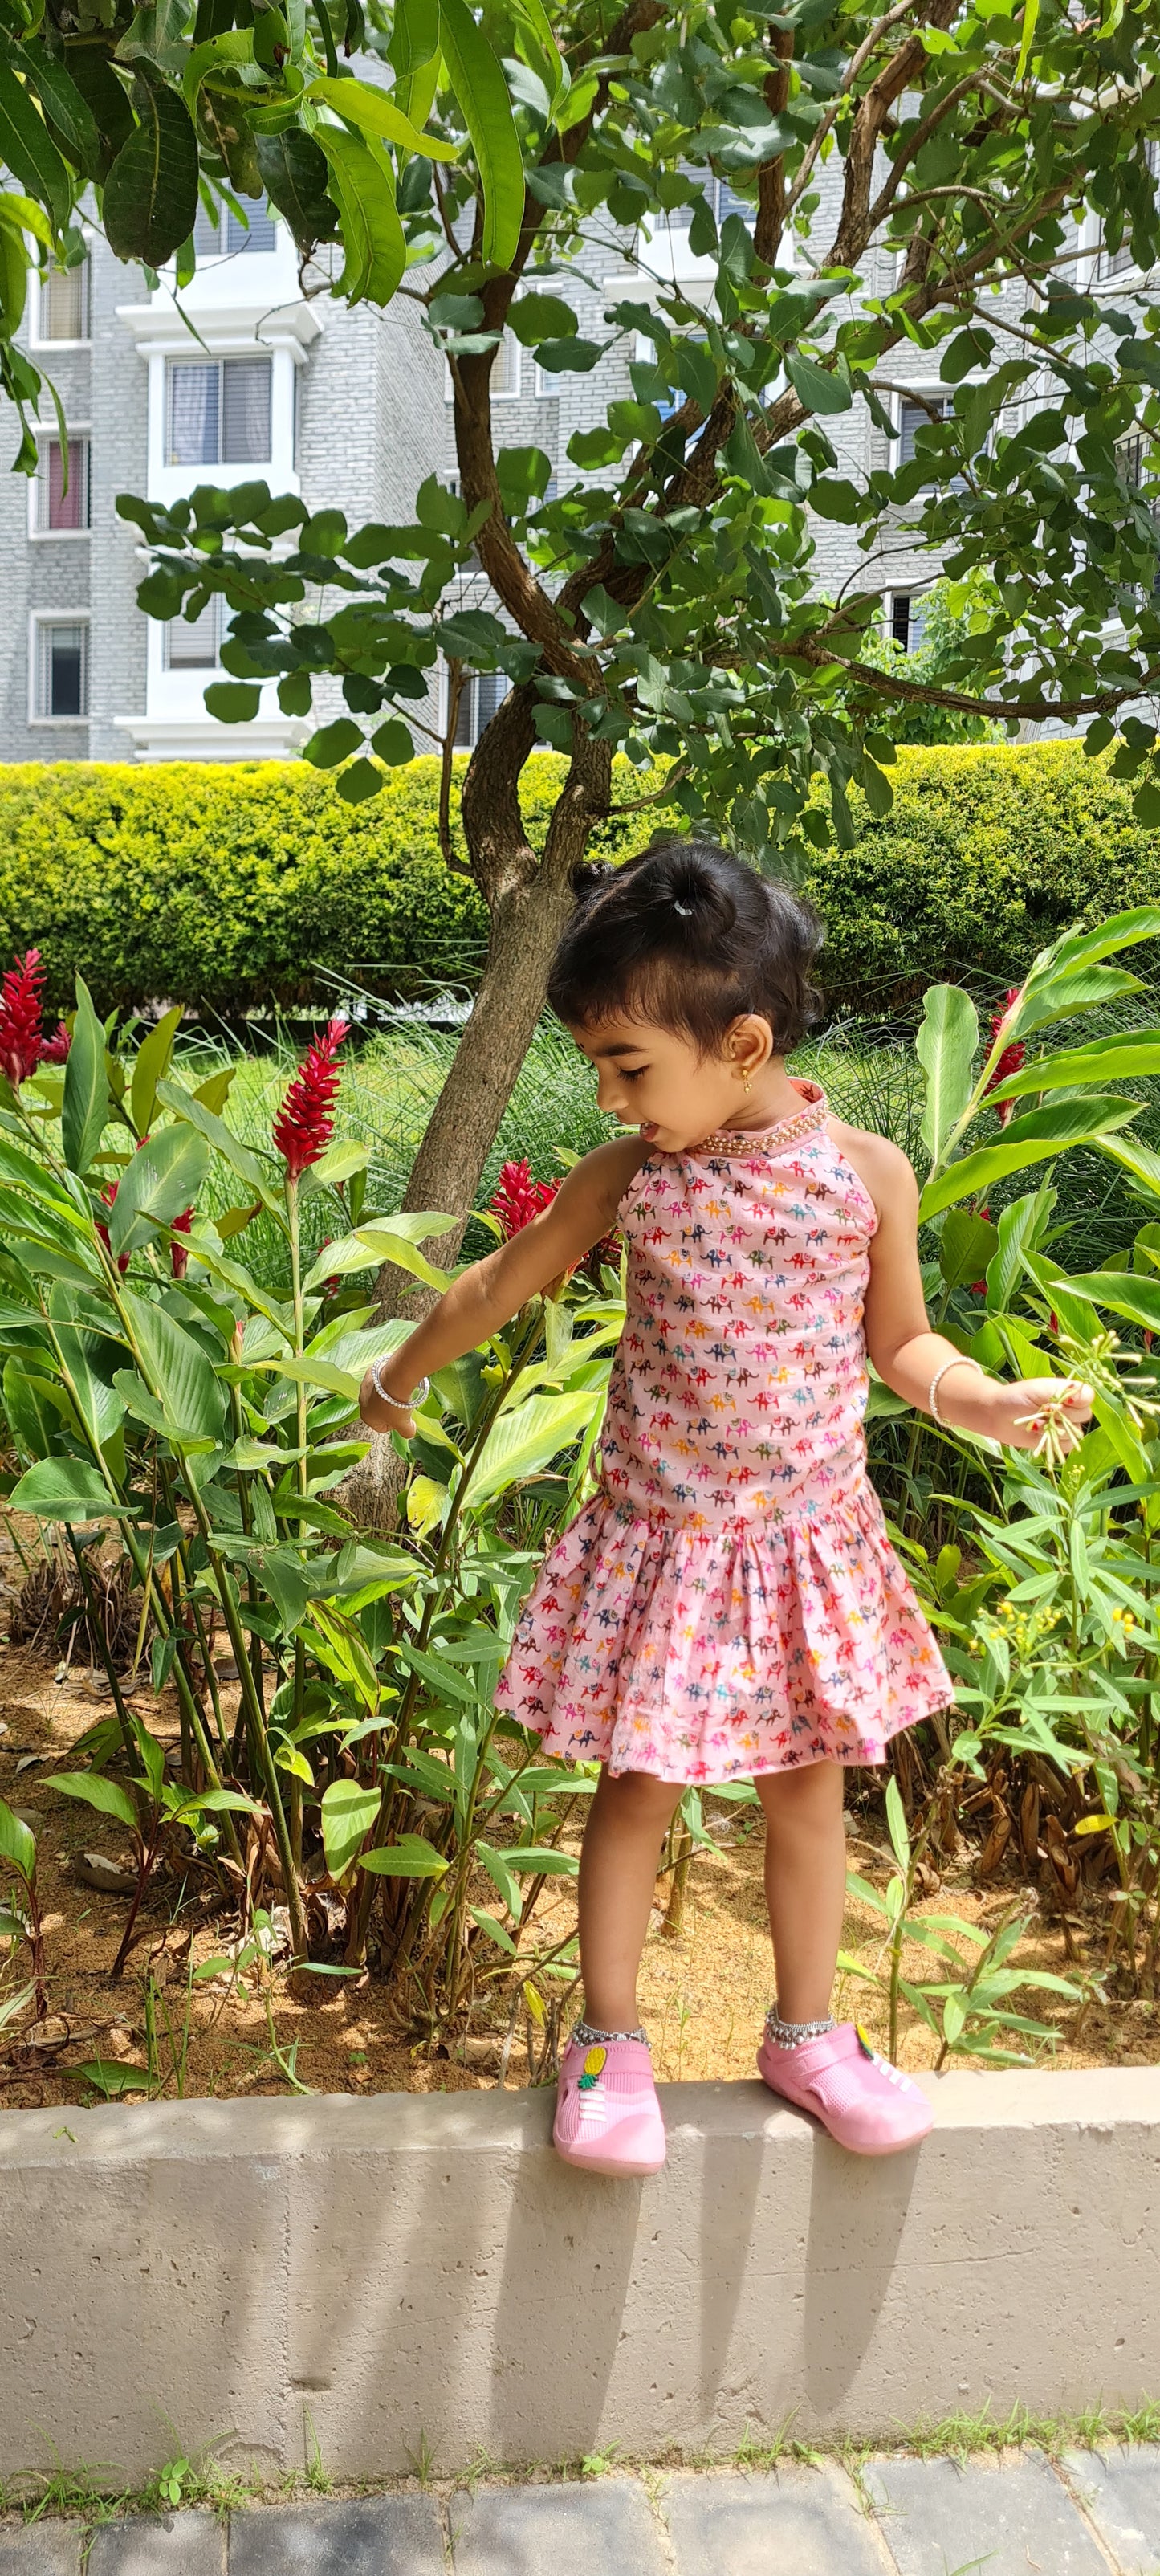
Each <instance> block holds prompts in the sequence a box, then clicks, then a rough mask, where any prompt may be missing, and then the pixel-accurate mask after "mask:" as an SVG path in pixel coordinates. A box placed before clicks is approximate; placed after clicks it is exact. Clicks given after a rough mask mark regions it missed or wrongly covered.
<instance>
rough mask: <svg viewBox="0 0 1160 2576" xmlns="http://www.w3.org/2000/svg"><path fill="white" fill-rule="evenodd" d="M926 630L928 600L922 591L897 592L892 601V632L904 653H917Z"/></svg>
mask: <svg viewBox="0 0 1160 2576" xmlns="http://www.w3.org/2000/svg"><path fill="white" fill-rule="evenodd" d="M925 630H926V600H925V598H924V597H923V595H922V593H921V592H920V591H913V590H896V591H895V592H894V593H893V594H892V597H891V601H890V632H891V634H892V636H893V637H894V641H895V643H896V644H900V645H901V646H902V650H903V652H904V653H917V651H918V648H919V645H920V644H921V642H922V639H923V635H924V633H925Z"/></svg>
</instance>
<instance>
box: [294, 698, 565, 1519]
mask: <svg viewBox="0 0 1160 2576" xmlns="http://www.w3.org/2000/svg"><path fill="white" fill-rule="evenodd" d="M523 696H524V693H523V692H522V691H521V690H512V692H511V693H510V695H509V696H508V697H507V698H506V699H505V700H504V703H503V705H502V707H500V708H499V709H498V711H497V713H496V715H495V716H494V718H493V720H492V722H491V724H490V725H489V726H488V728H487V731H486V733H485V734H484V735H483V736H482V737H481V740H480V742H479V744H478V745H477V748H476V750H475V752H474V753H473V755H472V759H471V763H470V766H469V769H468V773H467V777H466V778H465V780H464V783H463V822H464V829H465V832H466V834H467V841H468V848H469V850H470V852H471V858H472V864H473V867H474V870H475V874H476V876H477V878H478V880H479V883H480V885H481V887H482V889H483V892H484V895H485V896H486V898H487V901H488V903H489V905H490V907H491V938H490V942H489V945H488V953H487V964H486V966H485V968H484V972H483V976H482V980H481V982H480V985H479V990H478V992H477V993H476V996H475V1001H474V1003H473V1005H472V1010H471V1016H470V1018H469V1019H468V1021H467V1023H466V1026H465V1028H464V1031H463V1035H462V1037H461V1039H460V1041H459V1045H458V1047H457V1048H456V1051H455V1056H454V1058H453V1061H452V1064H451V1069H450V1071H449V1073H448V1076H447V1080H446V1082H445V1083H444V1085H443V1089H442V1091H441V1092H440V1094H439V1098H438V1100H437V1101H436V1103H435V1107H434V1109H433V1110H432V1112H431V1116H430V1119H429V1121H428V1124H427V1129H426V1133H425V1134H424V1137H423V1142H422V1144H421V1145H420V1147H419V1151H418V1154H417V1155H416V1157H415V1162H414V1165H413V1167H412V1171H411V1177H410V1179H409V1181H408V1183H407V1187H406V1190H405V1192H404V1195H403V1206H404V1207H405V1208H430V1209H432V1210H435V1209H436V1208H438V1209H440V1210H441V1211H442V1213H443V1214H445V1215H447V1216H455V1217H457V1218H458V1219H459V1223H458V1225H457V1226H456V1228H455V1230H454V1232H453V1233H450V1234H441V1235H437V1236H433V1237H432V1238H431V1240H430V1241H429V1242H428V1243H427V1245H426V1246H425V1249H426V1251H427V1254H428V1257H429V1259H430V1260H432V1261H434V1262H436V1263H438V1264H439V1265H440V1267H443V1268H446V1266H447V1265H448V1263H450V1262H451V1261H453V1260H454V1258H455V1254H456V1252H457V1251H458V1248H459V1245H460V1243H461V1241H462V1238H463V1229H464V1227H465V1225H466V1223H467V1219H468V1217H469V1216H470V1214H471V1210H472V1207H473V1205H474V1201H475V1193H476V1190H477V1189H478V1186H479V1176H480V1173H481V1172H482V1170H483V1167H484V1164H485V1162H486V1161H487V1157H488V1155H489V1153H490V1151H491V1148H492V1146H493V1144H494V1143H495V1139H496V1134H497V1132H498V1129H499V1125H500V1121H501V1119H502V1117H503V1113H504V1110H505V1109H506V1107H507V1104H508V1101H509V1099H510V1098H511V1094H512V1089H513V1086H514V1084H515V1081H516V1078H517V1076H518V1074H519V1070H520V1066H521V1065H522V1063H523V1061H524V1057H525V1056H526V1054H527V1051H528V1048H529V1046H530V1045H531V1042H532V1039H533V1037H534V1035H535V1032H536V1027H537V1024H538V1022H539V1019H540V1015H541V1013H542V1011H543V1008H544V998H545V994H546V991H547V983H548V970H549V967H550V966H551V962H552V957H553V954H554V952H555V948H556V943H557V941H558V939H559V937H560V933H561V931H562V930H563V928H564V924H565V922H566V921H567V919H568V916H569V913H570V912H571V909H572V896H571V893H570V891H569V885H568V879H569V875H570V872H571V870H572V868H573V867H574V866H575V864H576V862H577V860H578V859H581V858H583V855H584V851H585V848H586V846H587V843H588V840H589V836H590V834H591V832H592V829H593V826H594V824H596V823H597V822H599V821H601V820H602V819H603V817H604V816H605V815H606V814H607V812H608V808H609V803H610V800H611V776H612V761H611V754H610V751H609V748H608V746H607V744H604V743H593V742H590V741H588V739H587V737H584V736H581V738H580V739H579V740H578V742H577V745H576V749H575V751H574V753H573V756H572V761H571V764H570V767H569V772H568V777H567V780H566V782H565V785H564V787H563V789H562V791H561V794H560V797H559V800H558V802H557V804H556V806H555V809H554V811H553V814H552V819H551V822H550V823H549V826H548V835H547V840H546V842H545V846H544V855H543V857H542V859H537V857H536V854H535V852H534V851H533V850H532V849H531V848H530V846H529V844H528V841H527V839H526V836H525V833H524V828H523V816H522V814H521V812H520V805H519V776H520V771H521V769H522V767H523V764H524V761H525V760H526V759H527V756H528V751H529V750H530V748H531V744H532V740H533V739H534V737H533V734H532V729H531V722H530V716H529V711H528V709H527V707H526V705H524V704H521V700H522V699H523ZM577 733H578V734H579V727H577ZM375 1296H376V1301H377V1304H378V1307H379V1312H380V1314H383V1315H410V1316H414V1317H415V1318H416V1319H418V1317H419V1316H421V1315H423V1314H425V1313H426V1311H427V1309H428V1308H429V1307H430V1306H431V1305H432V1303H433V1302H434V1301H433V1297H432V1293H431V1291H430V1289H427V1288H423V1287H422V1286H420V1285H419V1283H418V1282H417V1281H415V1280H413V1279H411V1278H410V1277H409V1276H408V1275H407V1273H406V1272H405V1271H401V1270H398V1269H396V1268H395V1266H394V1264H393V1263H388V1264H387V1265H386V1266H385V1268H384V1269H382V1270H381V1271H380V1272H379V1276H378V1279H377V1281H376V1284H375ZM405 1474H406V1469H405V1466H404V1464H403V1462H402V1460H401V1459H400V1458H399V1457H398V1456H397V1454H396V1452H395V1450H394V1449H393V1448H392V1446H391V1443H390V1440H389V1439H387V1438H384V1437H382V1436H380V1435H375V1436H374V1437H373V1438H372V1441H371V1447H370V1453H369V1455H368V1456H367V1457H366V1458H365V1459H364V1460H363V1462H362V1465H361V1466H360V1467H358V1468H356V1469H355V1470H354V1472H353V1474H352V1475H351V1476H349V1477H348V1478H347V1479H346V1481H345V1484H344V1487H343V1499H344V1501H345V1502H346V1504H347V1507H348V1509H349V1510H350V1511H352V1512H353V1514H354V1515H355V1517H356V1518H357V1519H358V1520H359V1521H361V1522H362V1523H363V1524H364V1526H366V1527H369V1528H372V1529H386V1528H392V1527H393V1526H394V1522H395V1517H396V1511H397V1505H398V1497H399V1492H400V1488H401V1486H402V1483H403V1480H404V1477H405Z"/></svg>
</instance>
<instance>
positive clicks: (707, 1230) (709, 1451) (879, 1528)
mask: <svg viewBox="0 0 1160 2576" xmlns="http://www.w3.org/2000/svg"><path fill="white" fill-rule="evenodd" d="M795 1088H796V1089H797V1090H798V1091H799V1092H800V1093H801V1096H802V1107H801V1109H800V1110H799V1111H798V1112H796V1113H795V1114H794V1115H793V1116H792V1117H790V1118H788V1119H786V1120H785V1121H784V1122H783V1123H782V1124H781V1125H780V1126H778V1127H774V1128H770V1129H767V1130H765V1131H764V1132H762V1133H760V1134H757V1133H755V1134H752V1135H742V1134H732V1135H716V1136H710V1137H708V1138H707V1139H706V1141H705V1143H704V1144H701V1145H697V1146H695V1147H691V1148H690V1149H689V1150H688V1151H686V1152H684V1153H680V1154H664V1153H657V1154H653V1155H650V1156H649V1158H648V1160H647V1161H646V1162H645V1163H643V1164H642V1166H641V1168H640V1170H639V1171H638V1173H637V1174H636V1177H635V1179H634V1180H633V1181H632V1182H631V1183H630V1185H629V1188H628V1189H627V1190H626V1192H625V1195H624V1198H623V1199H622V1201H621V1205H620V1210H619V1218H618V1222H619V1225H620V1228H621V1231H622V1233H623V1235H624V1237H625V1240H626V1243H627V1247H628V1260H627V1282H628V1288H627V1313H626V1317H625V1325H624V1331H623V1334H622V1336H621V1340H620V1344H619V1348H618V1350H617V1354H616V1359H615V1361H614V1364H613V1370H612V1382H611V1386H610V1390H609V1398H608V1411H607V1415H606V1418H605V1425H604V1433H603V1439H602V1444H601V1446H602V1464H601V1483H600V1490H599V1492H598V1493H597V1495H596V1496H595V1498H594V1500H593V1501H592V1502H591V1503H589V1504H588V1506H587V1508H586V1509H585V1510H583V1511H582V1512H580V1513H579V1515H578V1516H577V1518H576V1519H575V1520H574V1521H573V1522H572V1524H571V1526H570V1528H569V1529H567V1530H566V1531H565V1533H564V1535H563V1537H562V1538H561V1539H560V1540H559V1541H558V1543H557V1545H556V1546H555V1547H554V1548H553V1549H552V1551H551V1554H550V1555H549V1556H548V1557H547V1558H546V1560H545V1562H544V1565H543V1567H542V1568H541V1571H540V1574H539V1576H538V1579H537V1581H536V1583H535V1584H534V1586H533V1589H532V1591H531V1593H530V1595H529V1597H528V1600H527V1602H526V1603H525V1606H524V1610H523V1614H522V1616H521V1618H520V1621H519V1625H518V1627H517V1630H516V1634H515V1639H514V1642H513V1646H512V1652H511V1656H510V1658H509V1661H508V1663H507V1666H506V1668H505V1670H504V1672H503V1674H502V1676H501V1679H500V1685H499V1693H498V1701H499V1706H500V1707H501V1708H502V1709H506V1710H510V1712H511V1714H512V1715H513V1716H514V1717H516V1718H517V1719H518V1720H519V1721H520V1723H521V1724H522V1725H524V1726H526V1727H528V1728H530V1729H531V1730H533V1731H534V1732H535V1733H538V1734H539V1735H540V1736H541V1738H542V1740H543V1745H544V1750H545V1751H546V1752H549V1753H554V1754H558V1755H559V1756H560V1757H561V1758H562V1759H563V1760H565V1761H570V1762H591V1761H604V1762H607V1764H608V1767H609V1770H610V1771H611V1772H613V1773H619V1772H622V1771H645V1772H650V1773H652V1774H653V1776H654V1777H655V1778H658V1779H662V1780H673V1781H703V1782H713V1781H724V1780H732V1779H735V1778H752V1777H753V1776H754V1774H756V1773H758V1772H766V1771H783V1770H788V1769H789V1768H790V1767H791V1766H793V1765H795V1764H800V1763H807V1762H819V1761H826V1760H828V1761H834V1762H859V1763H873V1762H880V1761H881V1760H882V1759H883V1756H884V1753H885V1749H886V1746H887V1743H888V1742H889V1740H890V1738H891V1736H893V1735H897V1734H899V1733H900V1732H901V1731H902V1729H903V1728H904V1727H908V1726H913V1725H914V1724H915V1723H916V1722H917V1720H918V1719H919V1718H922V1717H927V1716H929V1715H930V1713H931V1711H932V1710H934V1709H940V1708H945V1707H946V1706H947V1705H948V1703H949V1702H950V1701H951V1699H952V1698H953V1688H952V1684H951V1680H950V1677H949V1675H948V1673H947V1670H946V1667H945V1665H944V1663H943V1661H942V1657H941V1656H940V1654H939V1652H938V1648H937V1646H936V1645H935V1642H934V1638H933V1636H932V1634H931V1631H930V1629H929V1628H928V1626H927V1623H926V1621H925V1619H924V1618H923V1615H922V1612H921V1610H920V1609H919V1607H918V1604H917V1602H916V1600H915V1597H914V1594H913V1592H912V1591H911V1588H910V1585H909V1583H908V1582H907V1580H906V1577H905V1575H904V1573H903V1571H902V1568H901V1566H900V1564H899V1562H898V1559H897V1557H896V1556H895V1554H894V1550H893V1548H892V1547H891V1545H890V1542H889V1539H888V1538H887V1535H886V1527H885V1523H884V1520H883V1516H882V1507H881V1505H880V1503H879V1501H878V1497H877V1495H876V1493H875V1492H874V1488H873V1486H872V1485H871V1483H870V1480H869V1476H868V1474H867V1469H866V1443H865V1436H864V1433H863V1427H862V1423H863V1415H864V1413H865V1409H866V1397H867V1386H868V1381H867V1371H866V1345H865V1338H864V1335H863V1330H862V1311H863V1300H864V1297H865V1293H866V1282H867V1279H868V1276H869V1246H870V1239H871V1236H872V1235H873V1233H874V1230H875V1227H876V1225H877V1221H878V1220H877V1212H876V1210H875V1207H874V1204H873V1201H872V1199H871V1198H870V1197H869V1195H868V1193H867V1191H866V1189H865V1188H864V1186H863V1184H862V1182H861V1181H860V1180H859V1178H858V1175H857V1173H856V1172H855V1171H854V1169H853V1167H852V1165H851V1164H850V1163H849V1162H848V1161H847V1160H846V1157H845V1156H844V1154H843V1153H842V1151H841V1148H840V1147H839V1146H838V1145H837V1144H836V1143H835V1142H834V1140H833V1137H832V1136H831V1135H830V1132H829V1126H828V1115H829V1113H828V1109H827V1104H826V1100H825V1096H824V1094H823V1093H822V1092H821V1091H820V1090H819V1089H818V1087H817V1085H816V1084H811V1083H804V1082H799V1083H797V1084H796V1085H795Z"/></svg>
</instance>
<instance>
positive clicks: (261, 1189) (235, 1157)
mask: <svg viewBox="0 0 1160 2576" xmlns="http://www.w3.org/2000/svg"><path fill="white" fill-rule="evenodd" d="M74 1043H75V1041H74ZM69 1061H70V1063H71V1061H72V1059H71V1057H70V1059H69ZM157 1097H158V1099H159V1101H160V1102H161V1105H162V1108H163V1109H169V1110H171V1111H172V1113H173V1115H174V1117H175V1118H184V1119H185V1120H186V1121H187V1123H188V1125H189V1126H191V1127H196V1129H197V1131H198V1134H199V1136H204V1138H205V1140H206V1143H207V1145H212V1146H213V1147H214V1150H215V1152H216V1153H219V1154H221V1155H223V1156H224V1158H225V1160H226V1162H227V1163H228V1164H229V1166H230V1169H231V1171H234V1172H236V1173H237V1175H238V1179H239V1180H241V1181H244V1182H245V1183H246V1186H247V1188H248V1189H251V1190H253V1191H254V1192H255V1194H256V1196H257V1197H258V1198H260V1199H261V1201H262V1204H263V1206H264V1207H267V1208H268V1209H269V1211H270V1214H271V1216H273V1217H276V1218H277V1220H278V1223H279V1224H280V1225H281V1227H282V1228H283V1231H285V1227H286V1210H285V1207H284V1205H283V1202H282V1194H281V1191H280V1190H278V1189H277V1188H276V1187H275V1184H274V1178H273V1174H272V1172H271V1171H270V1168H269V1166H268V1165H267V1164H264V1163H261V1162H259V1160H258V1157H257V1155H256V1154H251V1152H250V1149H249V1147H248V1145H243V1143H242V1141H241V1138H240V1137H238V1136H235V1135H234V1133H233V1130H232V1128H229V1127H227V1126H226V1123H225V1120H224V1119H223V1118H219V1117H218V1116H217V1115H216V1112H215V1111H214V1110H212V1109H210V1108H207V1106H206V1103H205V1102H204V1101H203V1100H199V1099H198V1098H197V1096H196V1094H194V1093H191V1092H188V1091H183V1090H182V1088H181V1085H180V1083H177V1082H159V1083H158V1085H157Z"/></svg>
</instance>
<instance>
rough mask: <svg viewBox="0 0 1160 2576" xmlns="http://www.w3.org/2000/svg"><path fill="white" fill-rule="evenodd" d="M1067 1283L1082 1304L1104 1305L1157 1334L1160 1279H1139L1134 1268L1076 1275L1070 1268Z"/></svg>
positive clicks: (1159, 1330) (1131, 1322)
mask: <svg viewBox="0 0 1160 2576" xmlns="http://www.w3.org/2000/svg"><path fill="white" fill-rule="evenodd" d="M1035 1267H1036V1269H1038V1267H1039V1264H1038V1263H1036V1265H1035ZM1066 1284H1067V1287H1068V1288H1069V1289H1070V1291H1071V1294H1072V1296H1073V1297H1077V1298H1082V1299H1083V1300H1084V1302H1085V1304H1088V1305H1092V1306H1105V1307H1107V1308H1108V1310H1109V1312H1110V1313H1111V1314H1113V1315H1123V1316H1124V1317H1125V1319H1126V1320H1127V1322H1128V1323H1130V1324H1142V1325H1143V1327H1144V1330H1145V1332H1146V1333H1160V1279H1144V1278H1141V1276H1140V1273H1139V1271H1136V1270H1088V1271H1081V1272H1080V1275H1079V1277H1078V1278H1075V1277H1073V1275H1072V1273H1071V1272H1070V1271H1069V1272H1068V1273H1067V1276H1066Z"/></svg>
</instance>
